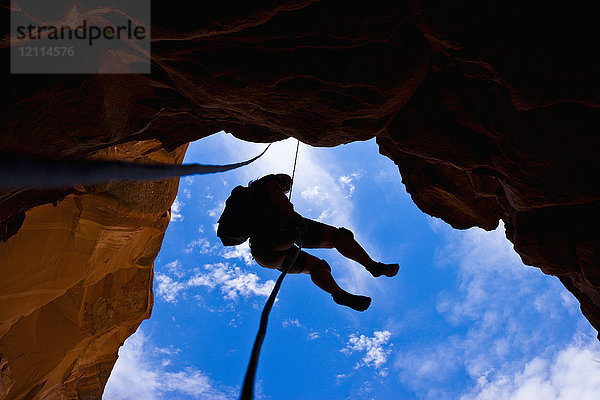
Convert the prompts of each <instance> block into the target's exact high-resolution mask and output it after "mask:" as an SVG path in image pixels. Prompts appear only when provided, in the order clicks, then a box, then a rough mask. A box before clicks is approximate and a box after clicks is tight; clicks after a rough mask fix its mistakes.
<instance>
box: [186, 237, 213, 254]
mask: <svg viewBox="0 0 600 400" xmlns="http://www.w3.org/2000/svg"><path fill="white" fill-rule="evenodd" d="M218 248H219V247H218V246H217V245H214V244H212V243H211V242H210V240H208V239H206V238H204V237H199V238H198V239H196V240H194V241H192V242H190V243H188V244H187V246H186V247H185V249H184V251H185V252H186V253H188V254H189V253H191V252H192V251H194V250H198V252H199V253H200V254H213V253H215V252H216V251H217V250H218Z"/></svg>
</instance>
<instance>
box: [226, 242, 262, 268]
mask: <svg viewBox="0 0 600 400" xmlns="http://www.w3.org/2000/svg"><path fill="white" fill-rule="evenodd" d="M222 256H223V258H226V259H228V260H229V259H232V258H237V259H240V260H243V261H244V263H245V264H246V265H252V264H254V259H253V258H252V253H251V252H250V244H249V242H248V241H245V242H244V243H242V244H240V245H238V246H234V247H232V248H231V247H229V248H226V249H225V250H224V251H223V254H222Z"/></svg>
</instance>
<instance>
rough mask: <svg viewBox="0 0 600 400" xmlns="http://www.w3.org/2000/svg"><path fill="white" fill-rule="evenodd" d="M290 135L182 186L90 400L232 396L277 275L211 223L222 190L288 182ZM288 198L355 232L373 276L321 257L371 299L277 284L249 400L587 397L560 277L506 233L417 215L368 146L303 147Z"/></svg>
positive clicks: (590, 367) (592, 369) (199, 148)
mask: <svg viewBox="0 0 600 400" xmlns="http://www.w3.org/2000/svg"><path fill="white" fill-rule="evenodd" d="M264 147H265V145H262V144H255V143H246V142H242V141H240V140H238V139H235V138H234V137H233V136H231V135H229V134H226V133H219V134H216V135H213V136H210V137H208V138H205V139H202V140H200V141H197V142H194V143H192V144H191V145H190V147H189V149H188V152H187V155H186V158H185V162H186V163H194V162H197V163H205V164H225V163H232V162H238V161H241V160H244V159H248V158H251V157H253V156H254V155H256V154H258V153H259V152H260V151H262V149H264ZM295 147H296V142H295V140H291V139H290V140H286V141H283V142H278V143H275V144H274V145H273V146H271V148H270V149H269V151H268V152H267V154H266V155H265V156H264V157H263V158H261V159H259V160H258V161H256V162H255V163H253V164H251V165H250V166H247V167H244V168H242V169H239V170H236V171H232V172H228V173H224V174H218V175H205V176H196V177H192V178H184V179H182V180H181V183H180V186H179V193H178V195H177V200H176V202H175V203H174V205H173V208H172V218H171V224H170V225H169V228H168V230H167V233H166V236H165V239H164V243H163V246H162V250H161V252H160V254H159V256H158V258H157V259H156V262H155V278H154V293H155V303H154V310H153V313H152V317H151V318H150V319H149V320H147V321H145V322H144V323H142V325H141V326H140V328H139V329H138V331H137V332H136V333H135V334H134V335H133V336H132V337H130V338H129V339H128V340H127V341H126V342H125V345H124V346H123V347H122V348H121V350H120V352H119V360H118V361H117V363H116V365H115V368H114V370H113V373H112V375H111V377H110V379H109V381H108V384H107V388H106V391H105V396H104V399H108V400H110V399H138V400H139V399H209V400H216V399H236V398H238V396H239V389H240V385H241V382H242V380H243V377H244V372H245V369H246V366H247V363H248V359H249V355H250V351H251V348H252V343H253V341H254V336H255V334H256V330H257V328H258V321H259V318H260V312H261V310H262V307H263V305H264V303H265V301H266V298H267V296H268V294H269V293H270V291H271V288H272V287H273V284H274V281H275V280H276V279H277V276H278V272H277V271H273V270H268V269H264V268H262V267H260V266H258V265H257V264H255V263H254V262H253V261H252V258H251V256H250V253H249V248H248V246H247V244H244V245H241V246H238V247H229V248H225V247H222V246H221V245H220V242H219V240H218V238H217V237H216V234H215V229H216V227H215V224H216V221H217V219H218V217H219V215H220V213H221V211H222V209H223V204H224V201H225V199H226V198H227V196H228V195H229V193H230V191H231V189H232V188H233V187H235V186H236V185H239V184H243V185H246V184H247V182H248V181H249V180H251V179H255V178H258V177H261V176H263V175H265V174H268V173H278V172H284V173H288V174H291V171H292V167H293V160H294V151H295ZM292 202H293V203H294V205H295V209H296V211H298V212H299V213H301V214H303V215H304V216H306V217H309V218H313V219H318V220H320V221H323V222H325V223H329V224H331V225H335V226H345V227H347V228H350V229H352V230H353V231H354V233H355V236H356V238H357V240H358V241H359V242H360V243H361V244H362V245H363V247H365V249H366V250H367V251H368V252H369V253H370V254H371V256H372V257H373V258H374V259H378V260H381V261H384V262H398V263H400V265H401V269H400V272H399V274H398V275H397V276H396V277H394V278H387V277H380V278H373V277H371V275H370V274H369V273H367V272H366V271H364V269H363V268H362V267H361V266H360V265H358V264H356V263H354V262H352V261H349V260H346V259H344V258H343V257H342V256H340V255H339V254H337V253H336V251H335V250H309V252H311V253H312V254H315V255H316V256H318V257H321V258H324V259H326V260H327V261H328V262H329V264H330V265H331V267H332V269H333V274H334V277H335V278H336V279H337V281H338V283H339V284H340V286H342V287H343V288H345V289H346V290H348V291H350V292H353V293H356V294H363V295H368V296H370V297H372V298H373V302H372V305H371V307H370V308H369V309H368V310H367V311H366V312H363V313H360V312H356V311H353V310H351V309H349V308H346V307H342V306H339V305H337V304H335V303H334V302H333V301H332V300H331V297H330V296H329V295H327V294H326V293H324V292H322V291H321V290H319V289H318V288H317V287H316V286H314V285H313V284H312V282H311V281H310V278H309V276H307V275H304V274H303V275H289V276H287V277H286V279H285V281H284V282H283V285H282V289H281V291H280V294H279V297H278V301H277V302H276V304H275V306H274V307H273V310H272V312H271V317H270V320H269V329H268V332H267V337H266V340H265V342H264V344H263V350H262V354H261V358H260V361H259V367H258V371H257V385H256V398H257V399H459V398H460V399H577V400H585V399H596V398H597V394H598V393H600V344H599V343H598V341H597V340H596V338H595V336H596V334H597V333H596V331H595V330H593V329H592V328H591V327H590V326H589V324H588V322H587V321H586V320H585V319H584V318H583V317H582V316H581V313H580V312H579V305H578V303H577V301H576V300H575V299H574V298H573V296H572V295H571V294H570V293H568V292H567V291H566V290H565V289H564V288H563V287H562V285H561V284H560V283H559V281H558V279H557V278H555V277H552V276H546V275H544V274H543V273H542V272H541V271H540V270H539V269H537V268H532V267H527V266H524V265H523V264H522V263H521V261H520V259H519V257H518V256H517V254H516V253H515V252H514V250H513V249H512V245H511V243H510V242H508V241H507V240H506V238H505V237H504V228H503V226H502V225H501V226H500V227H499V228H498V229H496V230H495V231H493V232H486V231H483V230H481V229H476V228H473V229H469V230H465V231H458V230H454V229H452V228H451V227H450V226H449V225H447V224H446V223H444V222H443V221H441V220H439V219H436V218H432V217H429V216H428V215H426V214H424V213H422V212H421V211H420V210H419V209H418V208H417V207H416V206H415V205H414V204H413V203H412V200H411V199H410V196H409V195H408V194H407V193H406V190H405V188H404V186H403V185H402V183H401V178H400V175H399V173H398V170H397V168H396V166H395V165H394V164H393V162H391V161H390V160H389V159H387V158H386V157H383V156H381V155H380V154H379V153H378V148H377V145H376V143H375V141H374V140H371V141H367V142H361V143H352V144H348V145H343V146H338V147H335V148H312V147H309V146H306V145H303V144H301V146H300V153H299V156H298V169H297V172H296V179H295V182H294V188H293V197H292Z"/></svg>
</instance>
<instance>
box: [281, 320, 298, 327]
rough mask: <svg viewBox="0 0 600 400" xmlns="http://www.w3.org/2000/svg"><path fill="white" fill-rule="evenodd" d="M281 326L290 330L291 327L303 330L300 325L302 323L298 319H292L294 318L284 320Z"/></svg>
mask: <svg viewBox="0 0 600 400" xmlns="http://www.w3.org/2000/svg"><path fill="white" fill-rule="evenodd" d="M281 326H283V327H284V328H289V327H291V326H293V327H296V328H302V324H301V323H300V321H298V320H297V319H292V318H288V319H286V320H283V322H282V323H281Z"/></svg>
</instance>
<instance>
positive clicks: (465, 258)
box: [395, 223, 589, 398]
mask: <svg viewBox="0 0 600 400" xmlns="http://www.w3.org/2000/svg"><path fill="white" fill-rule="evenodd" d="M432 228H433V229H434V230H435V231H436V233H438V234H440V235H443V236H444V237H445V239H446V241H447V244H446V246H445V247H444V248H443V249H442V250H441V251H438V253H437V260H438V264H439V266H440V268H448V269H451V270H452V271H453V272H455V273H456V277H457V283H456V285H457V287H456V290H453V291H451V290H447V291H444V292H442V293H440V294H439V295H438V301H437V305H436V309H437V311H438V313H439V314H440V315H441V317H443V318H444V319H445V320H446V322H447V323H448V324H449V325H450V327H457V330H453V329H452V331H453V332H456V333H454V334H452V335H450V334H448V335H442V336H441V339H440V340H438V341H436V342H434V343H426V344H425V343H424V344H422V345H419V346H413V347H411V348H405V349H403V350H404V351H402V352H401V353H400V354H398V356H397V358H396V361H395V367H396V368H397V369H398V370H399V372H400V378H401V381H402V382H403V383H404V384H405V385H406V386H407V387H409V388H411V389H412V390H414V391H415V392H416V393H417V395H418V396H419V397H422V398H457V397H459V394H458V393H453V394H452V393H448V392H446V391H447V387H448V386H452V383H453V382H455V381H456V380H457V379H461V378H460V377H461V376H465V375H466V376H467V377H468V379H470V382H471V383H472V385H476V383H477V382H484V380H485V382H488V383H489V382H496V384H499V382H503V381H504V380H505V379H506V376H508V375H510V374H515V373H516V372H514V371H517V370H518V369H519V368H520V369H523V368H524V366H525V365H526V364H527V363H528V362H530V361H531V360H533V359H535V358H536V357H537V358H545V359H551V358H552V357H554V356H555V354H556V352H557V351H558V350H557V348H556V344H557V343H560V344H562V343H565V341H567V340H570V338H571V337H573V335H575V334H576V332H577V330H578V329H589V325H588V324H587V323H586V322H585V321H584V320H583V318H582V317H581V316H580V315H579V314H578V312H577V311H576V310H577V303H576V301H575V300H574V299H573V297H572V295H571V294H569V293H568V292H567V291H566V290H565V289H564V287H563V286H562V285H561V284H560V282H559V281H558V279H556V278H555V277H551V276H546V275H544V274H543V273H542V272H541V271H540V270H539V269H537V268H533V267H526V266H524V265H523V264H522V262H521V260H520V258H519V257H518V255H517V254H516V253H515V252H514V250H513V247H512V244H511V243H510V242H508V240H507V239H506V238H505V235H504V227H503V226H502V225H501V226H500V227H499V228H498V229H496V230H495V231H493V232H485V231H483V230H481V229H475V228H473V229H469V230H466V231H455V230H452V229H450V228H449V227H445V226H444V224H440V223H434V224H433V226H432ZM574 315H578V316H579V321H580V323H579V322H578V323H575V324H573V323H571V322H570V323H569V324H565V323H564V321H565V316H571V317H570V318H573V317H572V316H574ZM570 321H572V320H570ZM582 326H586V328H582ZM510 371H513V372H510ZM463 379H464V378H463ZM467 382H469V381H467ZM440 396H441V397H440ZM537 398H540V397H537Z"/></svg>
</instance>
